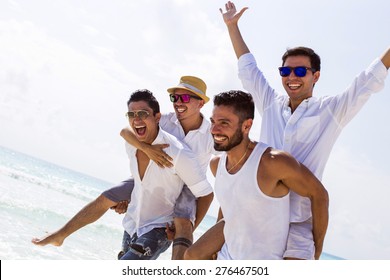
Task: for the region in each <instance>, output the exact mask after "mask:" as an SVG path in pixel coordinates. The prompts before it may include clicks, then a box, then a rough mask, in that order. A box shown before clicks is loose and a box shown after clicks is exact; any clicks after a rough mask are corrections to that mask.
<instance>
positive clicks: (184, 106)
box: [173, 89, 204, 121]
mask: <svg viewBox="0 0 390 280" xmlns="http://www.w3.org/2000/svg"><path fill="white" fill-rule="evenodd" d="M175 94H177V95H183V94H189V95H191V96H194V97H191V99H190V102H188V103H183V102H182V100H181V99H180V98H179V100H178V101H176V102H174V103H173V108H174V110H175V113H176V116H177V119H178V120H179V121H182V120H186V119H196V118H198V117H199V114H200V109H201V108H202V107H203V105H204V101H203V100H202V99H196V97H197V96H196V95H195V94H194V93H192V92H191V91H188V90H185V89H176V90H175Z"/></svg>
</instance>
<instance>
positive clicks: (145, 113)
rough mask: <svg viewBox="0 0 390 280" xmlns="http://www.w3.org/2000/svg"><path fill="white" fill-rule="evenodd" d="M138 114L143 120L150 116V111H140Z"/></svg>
mask: <svg viewBox="0 0 390 280" xmlns="http://www.w3.org/2000/svg"><path fill="white" fill-rule="evenodd" d="M137 115H138V117H139V118H140V119H141V120H144V119H146V118H147V117H148V116H149V113H148V112H147V111H138V113H137Z"/></svg>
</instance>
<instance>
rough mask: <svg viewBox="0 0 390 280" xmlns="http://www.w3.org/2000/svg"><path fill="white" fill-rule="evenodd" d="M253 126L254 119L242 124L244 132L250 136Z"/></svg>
mask: <svg viewBox="0 0 390 280" xmlns="http://www.w3.org/2000/svg"><path fill="white" fill-rule="evenodd" d="M252 125H253V119H247V120H245V121H244V122H243V123H242V130H243V131H244V132H246V133H248V134H249V131H250V130H251V127H252Z"/></svg>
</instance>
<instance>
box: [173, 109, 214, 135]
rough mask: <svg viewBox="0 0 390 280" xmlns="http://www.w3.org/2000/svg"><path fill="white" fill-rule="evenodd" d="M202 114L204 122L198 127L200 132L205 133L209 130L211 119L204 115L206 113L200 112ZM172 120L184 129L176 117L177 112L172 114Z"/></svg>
mask: <svg viewBox="0 0 390 280" xmlns="http://www.w3.org/2000/svg"><path fill="white" fill-rule="evenodd" d="M200 115H201V116H202V124H201V125H200V127H199V128H198V129H197V130H198V131H199V132H200V133H203V134H206V133H208V132H209V128H210V127H209V121H208V120H207V119H206V118H205V117H204V115H203V114H202V113H200ZM170 120H171V122H172V123H174V124H176V125H177V126H180V128H181V129H182V130H183V128H182V126H181V124H180V122H179V120H178V119H177V117H176V114H175V113H173V114H172V116H171V119H170Z"/></svg>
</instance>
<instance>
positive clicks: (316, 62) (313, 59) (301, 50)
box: [282, 47, 321, 71]
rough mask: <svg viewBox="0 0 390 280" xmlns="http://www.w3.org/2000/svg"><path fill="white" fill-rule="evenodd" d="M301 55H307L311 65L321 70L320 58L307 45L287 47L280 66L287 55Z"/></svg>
mask: <svg viewBox="0 0 390 280" xmlns="http://www.w3.org/2000/svg"><path fill="white" fill-rule="evenodd" d="M298 55H303V56H307V57H309V59H310V64H311V67H312V68H314V69H315V70H316V71H320V70H321V58H320V56H319V55H318V54H316V53H315V52H314V50H312V49H311V48H307V47H295V48H292V49H287V51H286V52H285V53H284V54H283V56H282V61H283V63H282V66H284V63H285V62H286V59H287V57H289V56H298Z"/></svg>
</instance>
